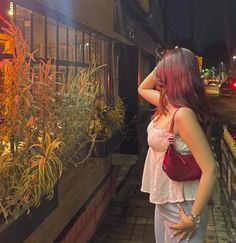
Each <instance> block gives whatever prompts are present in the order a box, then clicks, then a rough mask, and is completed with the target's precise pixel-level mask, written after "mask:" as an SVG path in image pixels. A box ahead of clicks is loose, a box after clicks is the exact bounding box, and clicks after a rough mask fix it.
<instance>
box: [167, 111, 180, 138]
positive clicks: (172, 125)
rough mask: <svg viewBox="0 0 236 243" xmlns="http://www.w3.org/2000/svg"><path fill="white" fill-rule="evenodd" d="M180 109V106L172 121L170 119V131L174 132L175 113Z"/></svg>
mask: <svg viewBox="0 0 236 243" xmlns="http://www.w3.org/2000/svg"><path fill="white" fill-rule="evenodd" d="M178 110H179V108H177V109H176V110H175V112H174V114H173V116H172V118H171V121H170V128H169V132H170V133H171V132H173V128H174V122H175V114H176V112H177V111H178Z"/></svg>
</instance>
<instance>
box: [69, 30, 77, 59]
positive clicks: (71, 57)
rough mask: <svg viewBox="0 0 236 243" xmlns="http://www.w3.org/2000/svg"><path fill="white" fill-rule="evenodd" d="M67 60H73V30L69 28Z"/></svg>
mask: <svg viewBox="0 0 236 243" xmlns="http://www.w3.org/2000/svg"><path fill="white" fill-rule="evenodd" d="M68 44H69V61H72V62H75V30H74V29H72V28H69V43H68Z"/></svg>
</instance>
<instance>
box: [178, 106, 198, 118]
mask: <svg viewBox="0 0 236 243" xmlns="http://www.w3.org/2000/svg"><path fill="white" fill-rule="evenodd" d="M186 118H196V114H195V112H194V111H193V109H191V108H189V107H180V108H179V109H178V110H177V112H176V115H175V119H176V120H182V119H186Z"/></svg>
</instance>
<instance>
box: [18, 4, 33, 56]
mask: <svg viewBox="0 0 236 243" xmlns="http://www.w3.org/2000/svg"><path fill="white" fill-rule="evenodd" d="M16 24H17V26H18V27H19V28H20V30H21V32H22V34H23V36H24V38H25V39H26V40H27V51H28V52H30V43H31V11H30V10H27V9H25V8H22V7H19V6H18V5H16Z"/></svg>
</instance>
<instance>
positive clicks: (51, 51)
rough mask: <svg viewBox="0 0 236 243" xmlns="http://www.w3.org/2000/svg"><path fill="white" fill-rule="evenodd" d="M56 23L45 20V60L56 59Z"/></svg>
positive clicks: (51, 20)
mask: <svg viewBox="0 0 236 243" xmlns="http://www.w3.org/2000/svg"><path fill="white" fill-rule="evenodd" d="M56 43H57V22H56V21H55V20H53V19H50V18H48V19H47V58H51V59H56V50H57V45H56Z"/></svg>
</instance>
